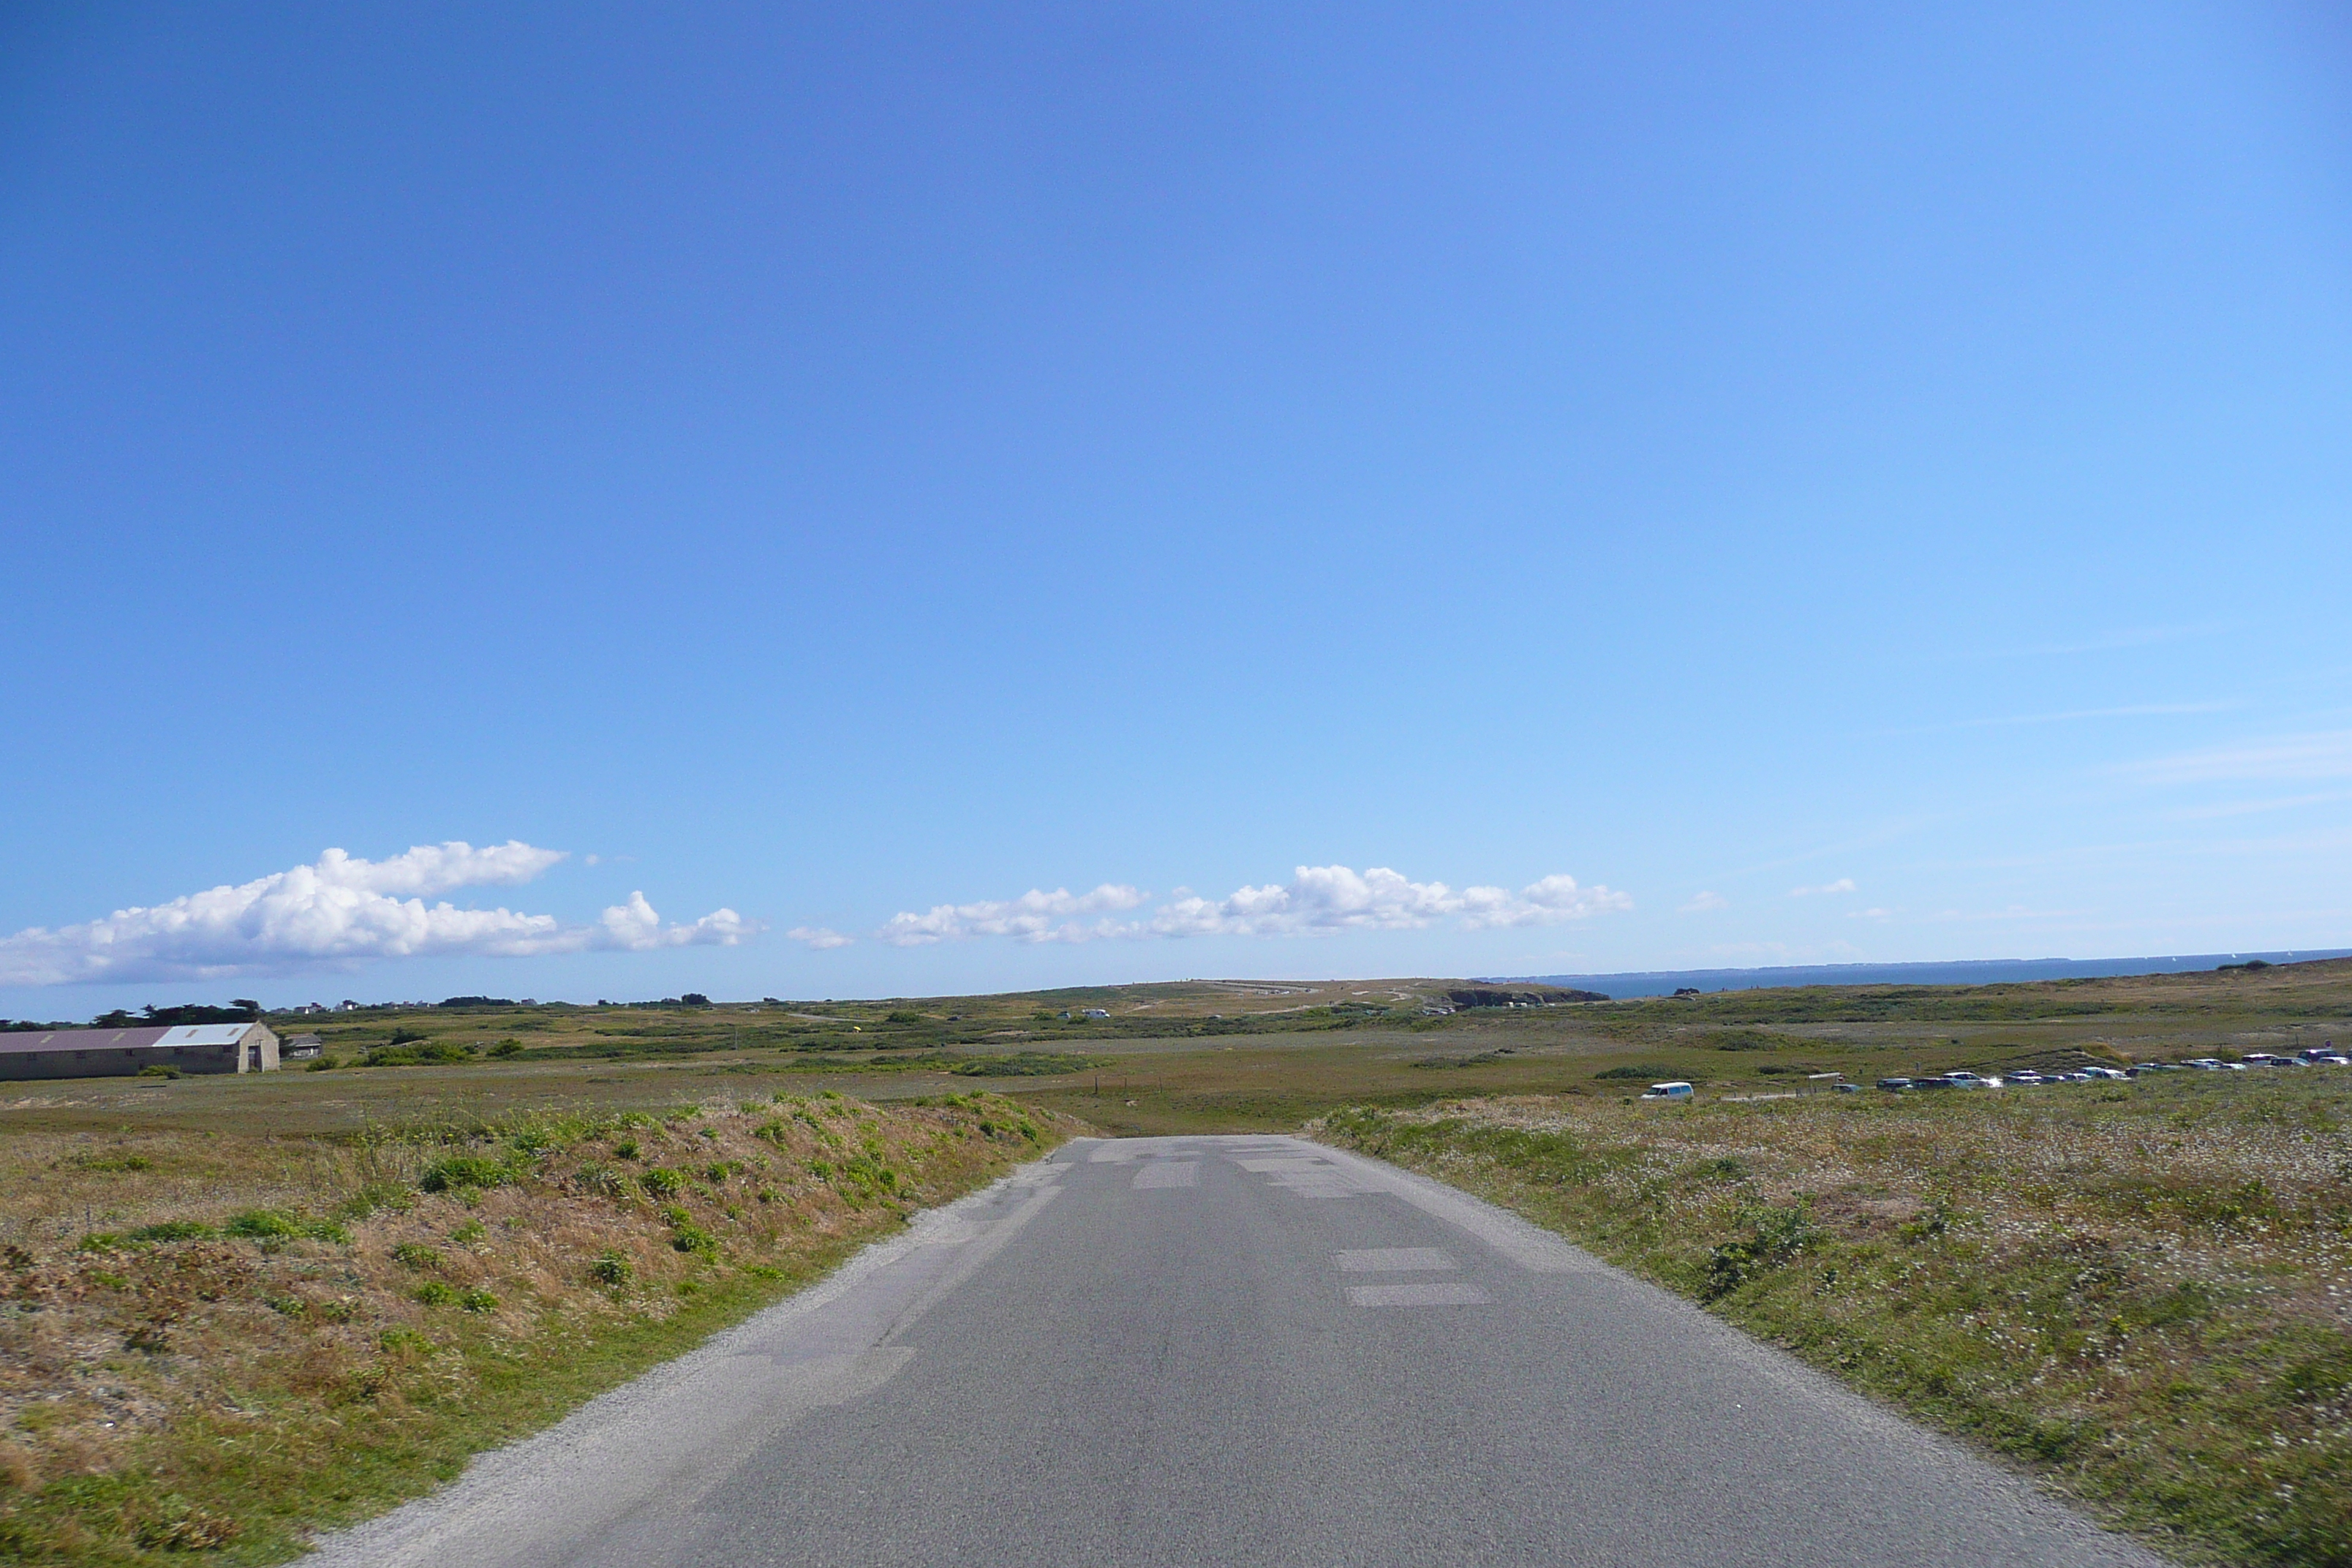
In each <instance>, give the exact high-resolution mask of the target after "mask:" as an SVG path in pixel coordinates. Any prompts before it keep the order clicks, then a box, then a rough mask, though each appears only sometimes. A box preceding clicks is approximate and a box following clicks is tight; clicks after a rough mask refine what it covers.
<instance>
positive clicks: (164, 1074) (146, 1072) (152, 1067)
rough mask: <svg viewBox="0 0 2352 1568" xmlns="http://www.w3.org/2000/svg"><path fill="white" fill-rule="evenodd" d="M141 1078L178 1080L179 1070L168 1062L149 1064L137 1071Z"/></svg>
mask: <svg viewBox="0 0 2352 1568" xmlns="http://www.w3.org/2000/svg"><path fill="white" fill-rule="evenodd" d="M139 1076H140V1077H141V1078H178V1077H179V1076H180V1069H179V1068H175V1067H173V1065H172V1064H171V1063H169V1062H149V1063H148V1064H147V1065H146V1066H145V1067H143V1068H140V1069H139Z"/></svg>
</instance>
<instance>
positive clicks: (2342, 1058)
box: [2303, 1051, 2352, 1068]
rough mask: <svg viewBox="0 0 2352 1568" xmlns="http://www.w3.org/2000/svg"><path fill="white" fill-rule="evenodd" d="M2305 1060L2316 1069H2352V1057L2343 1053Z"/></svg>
mask: <svg viewBox="0 0 2352 1568" xmlns="http://www.w3.org/2000/svg"><path fill="white" fill-rule="evenodd" d="M2303 1059H2304V1060H2305V1061H2306V1062H2308V1063H2310V1064H2311V1065H2312V1066H2313V1067H2315V1068H2322V1067H2325V1068H2352V1057H2347V1056H2346V1055H2345V1054H2344V1053H2343V1052H2341V1051H2336V1052H2334V1053H2332V1054H2330V1055H2327V1056H2324V1057H2305V1058H2303Z"/></svg>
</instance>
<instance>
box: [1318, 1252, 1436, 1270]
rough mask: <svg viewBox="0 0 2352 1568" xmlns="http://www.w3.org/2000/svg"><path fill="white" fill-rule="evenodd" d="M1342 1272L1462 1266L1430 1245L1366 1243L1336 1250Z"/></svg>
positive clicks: (1335, 1261) (1333, 1259) (1334, 1258)
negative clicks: (1380, 1244)
mask: <svg viewBox="0 0 2352 1568" xmlns="http://www.w3.org/2000/svg"><path fill="white" fill-rule="evenodd" d="M1331 1261H1333V1262H1334V1263H1337V1264H1338V1265H1339V1272H1341V1273H1342V1274H1385V1273H1400V1274H1401V1273H1403V1272H1405V1271H1406V1270H1408V1269H1415V1268H1461V1267H1462V1266H1461V1265H1460V1264H1458V1263H1456V1262H1454V1259H1452V1258H1448V1257H1446V1256H1445V1254H1444V1253H1442V1252H1440V1251H1438V1250H1437V1248H1435V1247H1363V1248H1360V1249H1359V1250H1357V1251H1354V1252H1341V1253H1335V1254H1334V1255H1333V1256H1332V1259H1331Z"/></svg>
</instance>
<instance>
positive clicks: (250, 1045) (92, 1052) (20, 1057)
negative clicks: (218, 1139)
mask: <svg viewBox="0 0 2352 1568" xmlns="http://www.w3.org/2000/svg"><path fill="white" fill-rule="evenodd" d="M150 1067H168V1068H177V1069H178V1070H179V1071H181V1072H184V1073H215V1072H275V1071H277V1070H278V1036H277V1035H276V1034H275V1033H274V1032H272V1030H271V1029H270V1027H269V1026H268V1025H267V1024H258V1023H255V1024H179V1025H174V1026H172V1027H170V1028H161V1027H157V1026H147V1027H145V1028H136V1029H10V1030H6V1031H0V1079H26V1078H122V1077H127V1076H130V1075H132V1074H135V1073H138V1072H140V1071H141V1070H142V1069H144V1068H150Z"/></svg>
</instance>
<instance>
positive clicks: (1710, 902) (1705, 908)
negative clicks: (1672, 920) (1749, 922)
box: [1675, 893, 1731, 915]
mask: <svg viewBox="0 0 2352 1568" xmlns="http://www.w3.org/2000/svg"><path fill="white" fill-rule="evenodd" d="M1730 907H1731V900H1729V899H1727V898H1725V897H1724V896H1723V895H1722V894H1721V893H1696V894H1693V895H1692V897H1691V901H1690V902H1689V903H1686V904H1685V905H1684V906H1683V907H1682V908H1681V909H1679V910H1676V911H1675V913H1677V914H1685V915H1703V914H1707V913H1709V912H1711V911H1713V910H1727V909H1729V908H1730Z"/></svg>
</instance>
